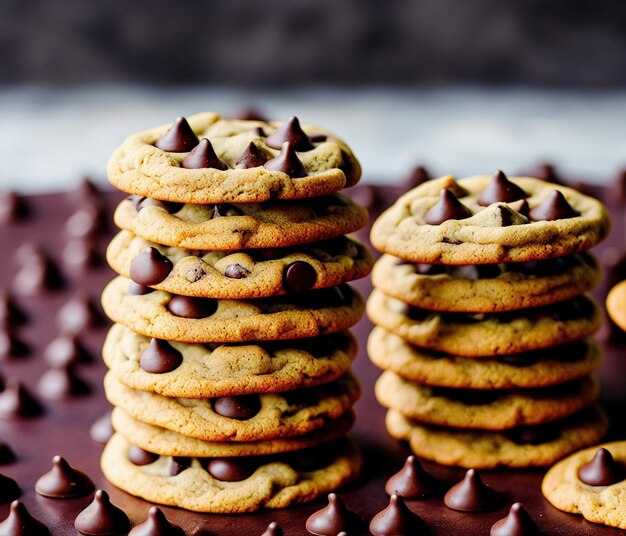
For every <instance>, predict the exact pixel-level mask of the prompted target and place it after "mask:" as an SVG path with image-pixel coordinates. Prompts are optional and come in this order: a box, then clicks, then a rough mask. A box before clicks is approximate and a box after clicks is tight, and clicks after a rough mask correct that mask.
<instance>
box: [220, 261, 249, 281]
mask: <svg viewBox="0 0 626 536" xmlns="http://www.w3.org/2000/svg"><path fill="white" fill-rule="evenodd" d="M250 273H251V272H250V270H248V269H247V268H245V267H243V266H241V264H230V265H229V266H227V267H226V270H224V275H225V276H226V277H229V278H231V279H244V278H246V277H248V276H249V275H250Z"/></svg>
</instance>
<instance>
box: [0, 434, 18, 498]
mask: <svg viewBox="0 0 626 536" xmlns="http://www.w3.org/2000/svg"><path fill="white" fill-rule="evenodd" d="M14 461H15V453H14V452H13V450H11V447H9V445H8V444H7V443H5V442H4V441H0V465H6V464H8V463H13V462H14ZM0 489H2V486H1V485H0Z"/></svg>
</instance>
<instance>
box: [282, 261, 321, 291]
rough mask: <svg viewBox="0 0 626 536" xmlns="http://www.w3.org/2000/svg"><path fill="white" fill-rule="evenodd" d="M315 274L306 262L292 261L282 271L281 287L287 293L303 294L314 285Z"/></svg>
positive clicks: (313, 269)
mask: <svg viewBox="0 0 626 536" xmlns="http://www.w3.org/2000/svg"><path fill="white" fill-rule="evenodd" d="M316 279H317V272H316V271H315V268H313V266H311V265H310V264H309V263H308V262H304V261H294V262H292V263H291V264H289V265H287V266H286V267H285V269H284V270H283V287H284V288H285V290H286V291H287V292H304V291H305V290H309V289H310V288H312V287H313V286H314V285H315V280H316Z"/></svg>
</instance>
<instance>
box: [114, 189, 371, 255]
mask: <svg viewBox="0 0 626 536" xmlns="http://www.w3.org/2000/svg"><path fill="white" fill-rule="evenodd" d="M114 220H115V225H117V226H118V227H120V228H121V229H125V230H127V231H131V232H132V233H133V234H136V235H138V236H141V237H142V238H145V239H146V240H149V241H151V242H155V243H157V244H164V245H167V246H172V247H179V248H186V249H206V250H214V251H231V250H238V249H246V248H276V247H289V246H295V245H300V244H308V243H310V242H321V241H323V240H327V239H329V238H335V237H337V236H341V235H345V234H348V233H353V232H354V231H357V230H358V229H360V228H361V227H363V226H364V225H365V224H366V223H367V210H366V209H365V208H363V207H362V206H360V205H358V204H357V203H355V202H354V201H352V200H351V199H349V198H348V197H346V196H344V195H341V194H333V195H329V196H324V197H314V198H311V199H299V200H297V201H296V200H294V201H291V202H278V201H268V202H266V203H249V204H236V205H229V204H221V205H190V204H186V205H181V204H173V203H166V202H162V201H156V200H152V199H149V198H145V197H144V198H140V197H137V196H133V197H132V198H129V199H124V200H123V201H122V202H121V203H120V204H119V206H118V207H117V209H116V210H115V214H114Z"/></svg>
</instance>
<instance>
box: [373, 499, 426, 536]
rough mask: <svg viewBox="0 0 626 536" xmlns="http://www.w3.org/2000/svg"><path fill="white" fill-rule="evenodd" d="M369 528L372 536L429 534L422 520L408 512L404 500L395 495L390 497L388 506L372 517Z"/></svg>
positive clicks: (417, 535)
mask: <svg viewBox="0 0 626 536" xmlns="http://www.w3.org/2000/svg"><path fill="white" fill-rule="evenodd" d="M369 528H370V532H371V533H372V534H373V535H374V536H419V535H420V534H430V531H429V530H428V528H427V527H426V524H425V523H424V522H423V521H422V518H420V517H419V516H418V515H417V514H416V513H414V512H412V511H411V510H409V508H408V507H407V505H406V503H405V502H404V500H403V499H402V498H401V497H400V496H398V494H396V493H394V494H393V495H392V496H391V499H390V500H389V506H387V508H385V509H384V510H382V511H380V512H378V513H377V514H376V515H375V516H374V518H373V519H372V521H371V522H370V527H369Z"/></svg>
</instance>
